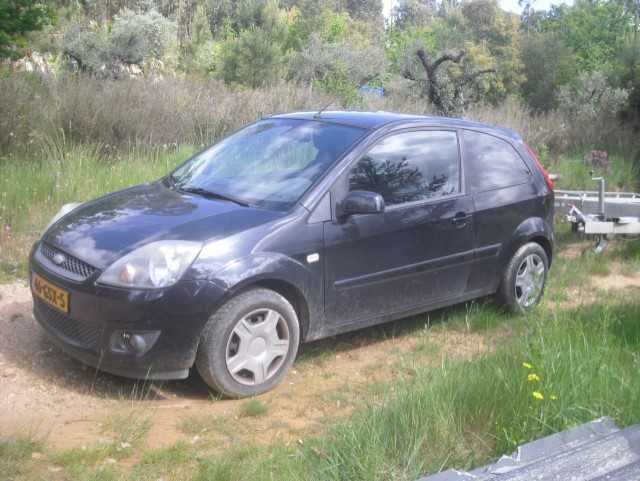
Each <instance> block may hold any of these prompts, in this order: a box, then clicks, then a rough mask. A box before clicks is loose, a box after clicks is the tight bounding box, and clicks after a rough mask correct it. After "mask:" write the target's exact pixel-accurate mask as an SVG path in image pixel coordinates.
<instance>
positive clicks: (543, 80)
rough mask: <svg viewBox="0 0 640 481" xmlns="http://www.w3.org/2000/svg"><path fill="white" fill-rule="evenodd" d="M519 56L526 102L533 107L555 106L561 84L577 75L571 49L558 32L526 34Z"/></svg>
mask: <svg viewBox="0 0 640 481" xmlns="http://www.w3.org/2000/svg"><path fill="white" fill-rule="evenodd" d="M550 52H553V54H551V55H550ZM521 56H522V63H523V67H524V74H525V77H526V80H525V81H524V82H523V84H522V96H523V97H524V99H525V101H526V102H527V104H528V105H529V107H531V108H532V109H534V110H542V111H549V110H551V109H554V108H555V107H556V106H557V94H558V91H559V89H560V87H562V86H563V85H565V84H567V83H568V82H570V81H572V80H573V79H574V78H575V77H576V75H577V68H576V63H575V55H574V53H573V51H572V50H571V49H570V48H569V47H567V45H566V44H565V43H564V41H563V40H562V39H561V38H560V37H559V36H558V35H554V34H552V33H546V34H538V35H530V36H527V37H525V38H524V39H523V45H522V53H521Z"/></svg>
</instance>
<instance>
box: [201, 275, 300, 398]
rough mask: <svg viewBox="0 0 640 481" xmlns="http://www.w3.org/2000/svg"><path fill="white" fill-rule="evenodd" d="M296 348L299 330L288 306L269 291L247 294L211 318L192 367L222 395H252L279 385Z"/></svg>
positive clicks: (288, 304)
mask: <svg viewBox="0 0 640 481" xmlns="http://www.w3.org/2000/svg"><path fill="white" fill-rule="evenodd" d="M276 317H277V319H276ZM299 343H300V325H299V322H298V316H297V315H296V312H295V310H294V309H293V307H292V306H291V304H290V303H289V302H288V301H287V300H286V299H285V298H284V297H283V296H281V295H280V294H278V293H277V292H274V291H272V290H269V289H263V288H256V289H251V290H249V291H245V292H242V293H240V294H238V295H237V296H235V297H233V298H232V299H230V300H229V301H227V302H226V303H225V304H224V305H223V306H222V307H220V308H219V309H218V310H217V311H216V312H214V313H213V314H212V316H211V317H210V318H209V320H208V321H207V324H206V325H205V327H204V329H203V332H202V337H201V340H200V345H199V346H198V353H197V355H196V362H195V364H196V368H197V369H198V372H199V373H200V376H201V377H202V379H203V380H204V381H205V382H206V383H207V384H208V385H209V386H210V387H211V388H213V389H214V390H215V391H217V392H219V393H220V394H222V395H223V396H225V397H230V398H243V397H250V396H256V395H258V394H262V393H264V392H267V391H269V390H271V389H273V388H274V387H275V386H277V385H278V384H279V383H280V382H281V381H282V379H283V378H284V377H285V376H286V374H287V372H288V371H289V369H290V368H291V366H292V364H293V361H294V360H295V358H296V354H297V352H298V345H299ZM285 344H286V345H285Z"/></svg>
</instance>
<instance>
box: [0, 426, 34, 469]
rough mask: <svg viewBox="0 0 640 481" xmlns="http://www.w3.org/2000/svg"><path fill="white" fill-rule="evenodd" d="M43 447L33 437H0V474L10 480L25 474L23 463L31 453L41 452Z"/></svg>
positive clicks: (28, 458) (29, 457)
mask: <svg viewBox="0 0 640 481" xmlns="http://www.w3.org/2000/svg"><path fill="white" fill-rule="evenodd" d="M44 447H45V446H44V442H43V440H41V439H36V438H35V437H33V436H28V435H24V434H23V435H20V436H14V437H10V438H4V437H0V473H2V476H6V478H7V479H11V478H13V477H16V476H18V475H20V474H22V473H24V472H26V470H25V469H24V468H25V462H28V461H29V460H30V459H31V455H32V454H33V453H35V452H42V451H43V449H44Z"/></svg>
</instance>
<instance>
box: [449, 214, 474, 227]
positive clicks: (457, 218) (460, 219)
mask: <svg viewBox="0 0 640 481" xmlns="http://www.w3.org/2000/svg"><path fill="white" fill-rule="evenodd" d="M470 219H471V215H470V214H467V213H466V212H458V213H457V214H456V215H454V216H453V219H451V221H452V222H453V223H454V225H455V226H456V227H458V228H462V227H464V226H466V225H467V224H468V223H469V220H470Z"/></svg>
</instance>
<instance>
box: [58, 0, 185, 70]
mask: <svg viewBox="0 0 640 481" xmlns="http://www.w3.org/2000/svg"><path fill="white" fill-rule="evenodd" d="M174 31H175V23H174V22H171V21H169V20H167V19H166V18H165V17H163V16H162V15H160V14H159V13H158V12H157V11H156V10H154V9H151V10H148V11H146V12H134V11H132V10H127V9H125V10H123V11H122V12H121V13H120V14H119V15H117V16H116V17H115V19H114V21H113V25H112V26H111V30H110V31H108V30H106V29H104V28H102V27H100V26H98V25H97V24H95V23H91V24H84V23H71V24H70V25H69V26H68V27H67V28H66V30H65V32H64V34H63V36H62V38H61V40H60V44H59V47H60V50H61V51H62V52H63V53H64V54H65V55H66V56H67V57H69V58H70V59H71V60H72V61H73V63H74V64H75V67H76V68H77V69H78V70H80V71H82V72H90V73H94V74H99V75H100V76H102V77H118V76H120V75H121V74H122V71H123V70H124V69H123V67H124V66H127V65H137V66H140V65H142V63H143V62H144V61H145V60H150V59H156V60H160V59H161V58H162V56H163V55H164V53H165V47H166V44H167V42H168V39H169V38H170V37H171V36H173V33H174Z"/></svg>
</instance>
